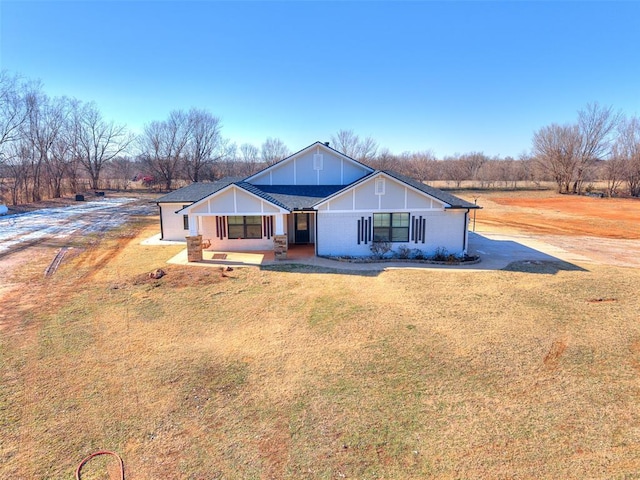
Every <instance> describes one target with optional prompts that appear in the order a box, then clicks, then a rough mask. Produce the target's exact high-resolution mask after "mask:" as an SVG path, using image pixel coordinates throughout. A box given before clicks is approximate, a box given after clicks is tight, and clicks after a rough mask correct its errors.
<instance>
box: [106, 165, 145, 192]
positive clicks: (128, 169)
mask: <svg viewBox="0 0 640 480" xmlns="http://www.w3.org/2000/svg"><path fill="white" fill-rule="evenodd" d="M137 167H138V166H137V165H136V164H135V162H134V161H133V160H131V158H129V157H116V158H114V159H113V160H111V163H110V164H109V166H108V172H109V176H110V178H112V179H113V180H115V181H116V188H118V189H122V190H127V189H128V188H129V186H130V185H131V181H132V179H133V176H134V175H135V172H136V169H137Z"/></svg>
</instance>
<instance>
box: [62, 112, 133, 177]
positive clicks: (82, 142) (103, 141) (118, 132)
mask: <svg viewBox="0 0 640 480" xmlns="http://www.w3.org/2000/svg"><path fill="white" fill-rule="evenodd" d="M74 135H75V142H74V143H75V146H76V149H77V151H76V154H77V155H78V159H79V161H80V164H81V165H82V166H83V167H84V168H85V170H86V171H87V173H88V174H89V178H90V180H91V188H93V189H97V188H99V183H100V172H101V171H102V169H103V167H104V166H105V165H106V164H107V163H109V162H110V161H111V160H112V159H114V158H115V157H117V156H118V155H120V154H122V153H123V152H124V151H125V150H126V149H127V148H128V147H129V145H130V144H131V143H132V142H133V140H134V138H135V137H134V136H133V134H131V133H129V132H128V130H127V127H126V126H125V125H117V124H116V123H114V122H113V121H111V122H107V121H105V120H104V119H103V118H102V114H101V113H100V110H98V107H97V106H96V104H95V103H93V102H92V103H87V104H84V105H82V104H76V107H75V110H74Z"/></svg>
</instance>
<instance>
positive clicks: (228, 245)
mask: <svg viewBox="0 0 640 480" xmlns="http://www.w3.org/2000/svg"><path fill="white" fill-rule="evenodd" d="M157 203H158V206H159V207H160V219H161V236H162V239H164V240H184V239H185V237H194V236H198V235H201V236H202V238H203V239H204V243H205V245H209V247H208V248H210V249H213V250H218V251H255V250H272V249H274V240H275V239H279V242H280V243H282V241H283V240H286V244H287V245H296V244H313V245H315V252H316V254H317V255H321V256H369V255H371V246H372V244H373V243H374V242H386V243H388V245H389V246H390V247H391V249H392V251H397V250H398V249H399V248H401V247H406V248H408V249H411V250H414V249H418V250H420V251H422V252H423V254H424V255H431V254H433V253H435V251H436V250H437V249H446V250H447V252H448V253H452V254H458V255H461V254H465V253H466V250H467V240H468V235H467V225H468V213H469V210H470V209H473V208H477V207H476V206H475V205H474V204H472V203H469V202H466V201H464V200H462V199H460V198H457V197H455V196H453V195H451V194H448V193H446V192H443V191H441V190H438V189H435V188H432V187H429V186H427V185H424V184H422V183H420V182H417V181H415V180H413V179H410V178H407V177H404V176H402V175H398V174H396V173H394V172H390V171H377V170H374V169H372V168H370V167H368V166H366V165H364V164H362V163H360V162H357V161H356V160H354V159H352V158H350V157H348V156H346V155H344V154H342V153H340V152H338V151H336V150H334V149H332V148H330V147H329V146H328V145H327V144H323V143H321V142H316V143H314V144H312V145H310V146H308V147H307V148H305V149H303V150H301V151H299V152H297V153H295V154H293V155H291V156H289V157H287V158H285V159H284V160H281V161H280V162H278V163H276V164H274V165H271V166H270V167H267V168H265V169H264V170H262V171H260V172H258V173H256V174H254V175H251V176H250V177H247V178H245V179H239V178H227V179H223V180H220V181H218V182H214V183H194V184H192V185H189V186H187V187H184V188H181V189H179V190H176V191H174V192H171V193H169V194H168V195H165V196H163V197H161V198H159V199H158V201H157ZM276 243H277V242H276Z"/></svg>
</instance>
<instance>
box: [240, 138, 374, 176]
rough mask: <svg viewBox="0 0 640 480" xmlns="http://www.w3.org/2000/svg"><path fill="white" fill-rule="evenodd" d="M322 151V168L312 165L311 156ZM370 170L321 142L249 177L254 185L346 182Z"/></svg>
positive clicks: (320, 153)
mask: <svg viewBox="0 0 640 480" xmlns="http://www.w3.org/2000/svg"><path fill="white" fill-rule="evenodd" d="M314 155H322V162H321V163H322V168H321V169H315V168H314V162H313V156H314ZM369 171H370V170H367V168H366V167H364V166H362V165H359V164H357V163H355V162H353V161H352V160H349V159H348V158H345V157H342V156H340V155H338V154H336V153H335V152H333V151H332V150H330V149H328V148H326V147H324V146H323V145H315V146H313V147H312V148H308V149H306V150H303V151H302V152H300V153H299V154H298V155H296V156H295V157H291V158H289V159H287V160H286V161H283V162H281V163H279V164H276V165H274V166H273V167H271V168H269V169H267V170H266V171H265V172H262V173H258V174H257V175H256V176H255V177H253V178H252V179H251V183H253V184H254V185H348V184H350V183H353V182H355V181H356V180H358V179H359V178H362V177H364V176H365V175H366V174H367V173H369Z"/></svg>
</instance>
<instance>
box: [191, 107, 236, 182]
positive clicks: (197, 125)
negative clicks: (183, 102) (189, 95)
mask: <svg viewBox="0 0 640 480" xmlns="http://www.w3.org/2000/svg"><path fill="white" fill-rule="evenodd" d="M187 121H188V123H189V126H188V133H189V135H188V142H187V144H186V147H185V152H184V161H185V162H184V164H185V171H186V174H187V176H188V177H189V180H191V181H192V182H197V181H199V180H200V177H201V173H202V171H203V169H204V168H206V167H207V166H208V165H210V164H211V163H215V162H217V161H219V160H221V159H222V158H224V157H225V155H226V154H227V150H228V142H227V141H226V140H225V139H223V138H222V135H221V131H222V122H221V121H220V119H219V118H218V117H215V116H213V115H212V114H211V113H209V112H207V111H206V110H199V109H196V108H192V109H191V110H189V113H188V114H187Z"/></svg>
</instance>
